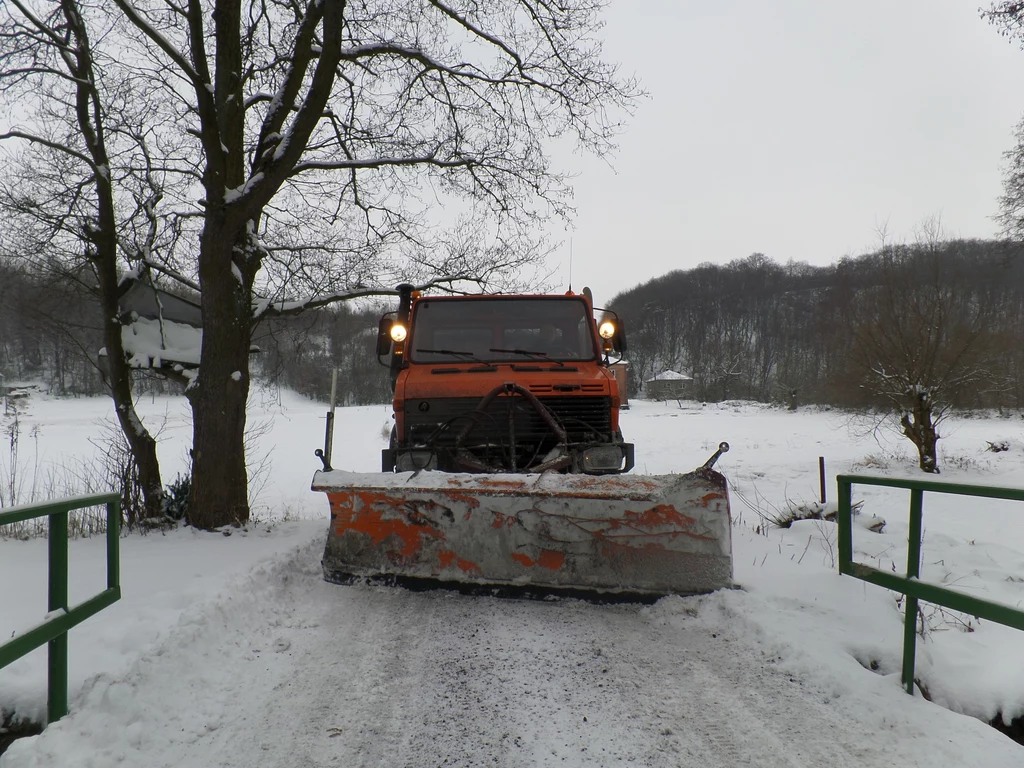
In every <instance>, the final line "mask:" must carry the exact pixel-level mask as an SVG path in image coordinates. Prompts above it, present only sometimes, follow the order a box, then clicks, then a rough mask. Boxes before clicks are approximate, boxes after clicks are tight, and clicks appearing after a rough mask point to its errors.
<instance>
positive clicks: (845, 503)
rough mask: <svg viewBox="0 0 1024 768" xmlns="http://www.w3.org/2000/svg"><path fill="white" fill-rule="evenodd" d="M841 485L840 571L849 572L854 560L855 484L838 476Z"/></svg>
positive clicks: (839, 498) (837, 481)
mask: <svg viewBox="0 0 1024 768" xmlns="http://www.w3.org/2000/svg"><path fill="white" fill-rule="evenodd" d="M836 484H837V485H838V486H839V489H838V490H839V493H838V494H837V499H838V501H839V520H838V522H839V572H840V573H848V572H849V569H850V563H852V562H853V486H852V485H851V483H850V481H849V480H846V479H844V478H842V477H839V478H836Z"/></svg>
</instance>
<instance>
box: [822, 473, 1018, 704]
mask: <svg viewBox="0 0 1024 768" xmlns="http://www.w3.org/2000/svg"><path fill="white" fill-rule="evenodd" d="M836 483H837V485H838V486H839V572H840V573H842V574H846V575H847V576H853V577H854V578H857V579H861V580H863V581H869V582H871V583H872V584H877V585H878V586H880V587H885V588H886V589H891V590H893V591H895V592H902V593H903V594H904V595H906V597H907V600H906V613H905V615H904V617H903V676H902V680H903V686H904V687H905V688H906V690H907V693H909V694H910V695H913V694H914V661H915V655H916V652H917V631H916V630H917V608H918V601H919V600H924V601H926V602H929V603H933V604H935V605H941V606H943V607H945V608H952V609H953V610H954V611H961V612H962V613H966V614H969V615H971V616H976V617H978V618H980V619H987V620H989V621H994V622H996V623H997V624H1005V625H1006V626H1008V627H1014V628H1016V629H1021V630H1024V611H1019V610H1017V609H1016V608H1011V607H1010V606H1008V605H1003V604H1002V603H996V602H992V601H991V600H983V599H981V598H978V597H970V596H969V595H965V594H963V593H961V592H957V591H955V590H952V589H947V588H946V587H940V586H938V585H936V584H929V583H927V582H923V581H920V580H919V577H920V575H921V530H922V523H921V519H922V516H923V507H924V493H925V491H928V492H931V493H947V494H952V495H957V496H981V497H983V498H987V499H1007V500H1010V501H1024V489H1018V488H997V487H992V486H986V485H964V484H962V483H944V482H938V481H935V480H912V479H898V478H892V477H878V476H874V475H839V476H837V477H836ZM854 484H857V485H880V486H885V487H889V488H906V489H908V490H909V491H910V534H909V540H908V547H907V575H906V576H899V575H897V574H895V573H890V572H888V571H882V570H879V569H877V568H872V567H871V566H868V565H862V564H860V563H855V562H853V509H852V499H853V485H854Z"/></svg>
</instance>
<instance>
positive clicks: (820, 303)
mask: <svg viewBox="0 0 1024 768" xmlns="http://www.w3.org/2000/svg"><path fill="white" fill-rule="evenodd" d="M610 306H611V308H613V309H615V310H616V311H617V312H618V313H619V314H620V315H621V316H622V317H623V319H624V320H625V321H626V327H627V332H628V339H629V355H628V357H629V362H630V379H629V381H630V394H631V395H633V396H636V395H637V394H638V393H639V391H640V388H641V386H642V384H643V382H644V381H645V380H647V379H650V378H651V377H653V376H654V375H656V374H658V373H660V372H661V371H663V370H666V369H672V370H675V371H679V372H681V373H686V374H688V375H690V376H692V377H693V379H694V395H695V396H696V397H697V398H699V399H701V400H707V401H717V400H723V399H729V398H742V399H753V400H761V401H780V402H786V403H789V402H791V400H792V399H793V397H794V394H793V393H794V392H795V398H796V400H797V401H798V402H802V403H822V404H825V403H827V404H832V405H839V406H864V405H869V404H871V403H873V402H876V401H878V399H879V396H880V394H881V393H880V391H879V388H880V386H881V384H880V382H881V380H882V379H884V378H885V377H888V376H889V375H890V374H891V373H892V372H893V369H895V368H901V367H902V368H903V369H906V370H904V374H905V378H907V380H908V381H910V382H911V383H913V381H919V383H933V382H934V381H936V380H937V378H938V379H941V378H942V376H941V375H940V374H941V372H942V371H951V372H952V374H953V375H952V377H951V378H950V380H948V381H945V391H944V398H945V400H946V401H948V402H952V403H953V404H955V405H958V406H963V407H997V406H1006V407H1021V406H1024V246H1022V245H1021V244H1019V243H1016V242H1007V241H982V240H955V241H944V242H935V243H930V244H916V245H909V246H896V247H887V248H882V249H879V250H878V251H876V252H873V253H869V254H866V255H863V256H859V257H850V258H844V259H841V260H840V261H839V262H837V263H836V264H833V265H830V266H824V267H816V266H810V265H808V264H802V263H793V262H790V263H788V264H785V265H782V264H778V263H776V262H775V261H773V260H772V259H769V258H767V257H765V256H764V255H762V254H753V255H751V256H748V257H747V258H745V259H740V260H737V261H733V262H731V263H729V264H726V265H715V264H702V265H700V266H698V267H696V268H695V269H690V270H678V271H674V272H670V273H669V274H667V275H665V276H663V277H660V278H657V279H655V280H652V281H650V282H648V283H646V284H644V285H641V286H638V287H636V288H633V289H631V290H629V291H626V292H624V293H622V294H619V295H618V296H616V297H615V298H614V300H613V301H612V302H611V305H610ZM380 312H381V309H380V308H374V307H361V308H355V307H352V306H350V305H345V304H341V305H336V306H334V307H331V308H329V309H321V310H317V311H312V312H307V313H304V314H302V315H298V316H292V317H278V318H273V319H271V320H268V321H267V322H265V323H263V324H261V325H260V326H259V327H258V328H257V331H256V334H255V339H254V341H255V343H256V345H257V346H258V347H259V349H260V351H259V353H257V354H254V355H253V356H252V358H251V360H252V368H253V371H254V373H255V374H256V375H257V376H258V377H259V378H261V379H262V380H263V381H265V382H267V383H270V384H280V385H282V386H287V387H290V388H292V389H295V390H296V391H298V392H301V393H303V394H307V395H309V396H312V397H315V398H319V399H326V398H327V397H328V395H329V393H330V371H331V367H332V366H337V367H338V368H339V392H340V395H339V397H340V399H341V400H342V401H343V402H345V403H348V404H365V403H377V402H384V401H387V400H388V399H390V387H389V385H388V376H387V370H386V369H385V368H383V367H381V366H379V365H377V363H376V359H375V357H374V340H375V337H376V327H377V320H378V318H379V315H380ZM99 317H100V316H99V311H98V309H97V305H96V303H95V298H94V297H93V295H92V293H91V292H90V290H89V286H88V285H85V284H82V283H74V282H69V281H67V280H62V281H58V280H56V279H55V278H53V277H45V276H44V275H43V274H41V273H33V272H29V271H27V270H25V269H23V268H19V267H17V266H16V265H12V263H10V262H8V263H6V264H5V263H3V262H0V373H3V375H4V376H5V377H6V379H7V380H8V381H12V380H26V379H27V380H35V381H40V382H42V383H43V384H44V385H45V386H46V387H48V388H49V389H50V391H52V392H54V393H59V394H98V393H101V392H103V391H104V390H103V386H102V380H101V378H100V375H99V372H98V369H97V367H96V364H95V363H96V359H97V355H96V353H97V351H98V350H99V348H100V347H101V346H102V341H101V338H100V333H99V325H98V324H99ZM880 377H881V378H880ZM947 378H949V377H947ZM140 387H141V388H142V389H147V388H153V387H157V388H160V389H163V390H165V391H177V389H179V386H178V385H176V384H171V383H168V382H163V381H162V380H160V379H157V378H155V377H152V378H147V377H143V378H141V379H140Z"/></svg>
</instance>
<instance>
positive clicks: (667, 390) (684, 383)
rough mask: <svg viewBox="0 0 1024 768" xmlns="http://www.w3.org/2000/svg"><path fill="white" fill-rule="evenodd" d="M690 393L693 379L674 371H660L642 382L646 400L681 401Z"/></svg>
mask: <svg viewBox="0 0 1024 768" xmlns="http://www.w3.org/2000/svg"><path fill="white" fill-rule="evenodd" d="M692 392H693V378H692V377H691V376H687V375H686V374H685V373H677V372H676V371H662V372H661V373H659V374H658V375H657V376H655V377H654V378H653V379H648V380H647V381H645V382H644V395H645V396H646V397H647V399H648V400H683V399H685V398H689V397H690V396H691V394H692Z"/></svg>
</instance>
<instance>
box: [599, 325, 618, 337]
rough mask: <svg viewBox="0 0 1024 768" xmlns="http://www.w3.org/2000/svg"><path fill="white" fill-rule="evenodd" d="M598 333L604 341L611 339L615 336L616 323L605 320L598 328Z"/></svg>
mask: <svg viewBox="0 0 1024 768" xmlns="http://www.w3.org/2000/svg"><path fill="white" fill-rule="evenodd" d="M597 333H598V335H599V336H600V337H601V338H602V339H610V338H611V337H612V336H614V335H615V323H613V322H612V321H611V320H605V321H604V322H603V323H601V325H600V326H599V327H598V329H597Z"/></svg>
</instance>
